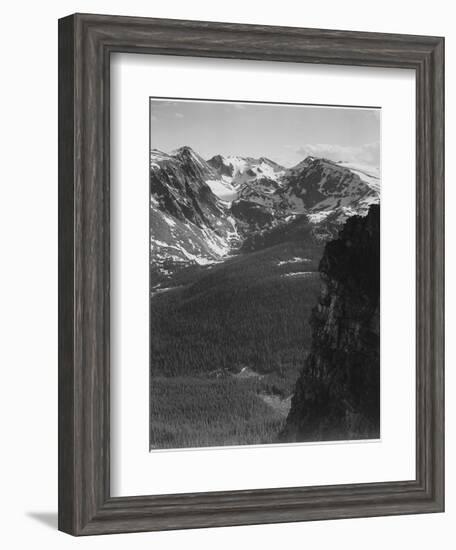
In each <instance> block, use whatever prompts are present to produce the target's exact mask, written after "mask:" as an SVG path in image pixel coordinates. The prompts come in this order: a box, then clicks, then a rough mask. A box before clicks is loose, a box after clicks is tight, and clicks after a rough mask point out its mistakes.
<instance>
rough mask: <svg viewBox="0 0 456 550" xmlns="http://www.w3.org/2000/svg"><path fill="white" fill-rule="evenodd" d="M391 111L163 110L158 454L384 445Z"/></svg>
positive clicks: (154, 444)
mask: <svg viewBox="0 0 456 550" xmlns="http://www.w3.org/2000/svg"><path fill="white" fill-rule="evenodd" d="M380 118H381V117H380V109H378V108H374V107H367V108H360V107H337V106H317V105H295V104H274V103H247V102H227V101H206V100H177V99H166V98H163V99H160V98H151V99H150V449H151V450H154V449H173V448H176V449H177V448H199V447H219V446H226V445H229V446H232V445H262V444H280V443H296V442H322V441H340V440H345V441H349V440H363V439H364V440H369V439H378V438H379V437H380V187H381V185H380Z"/></svg>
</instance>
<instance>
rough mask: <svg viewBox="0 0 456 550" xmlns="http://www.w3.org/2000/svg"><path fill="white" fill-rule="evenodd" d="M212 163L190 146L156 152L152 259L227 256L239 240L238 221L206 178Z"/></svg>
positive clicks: (162, 262)
mask: <svg viewBox="0 0 456 550" xmlns="http://www.w3.org/2000/svg"><path fill="white" fill-rule="evenodd" d="M213 177H214V178H215V177H216V176H215V174H214V172H213V170H212V169H211V167H210V166H209V165H208V164H207V163H206V162H205V161H204V160H203V159H202V158H201V157H200V156H199V155H197V154H196V153H195V152H194V151H193V150H192V149H190V148H189V147H181V148H180V149H178V150H177V151H175V152H174V153H173V154H171V155H168V154H166V153H163V152H161V151H157V150H152V151H151V155H150V192H151V204H150V207H151V215H150V225H151V231H150V234H151V260H152V264H153V265H157V266H159V267H167V268H168V269H171V268H172V266H173V265H179V264H182V263H199V264H204V263H209V262H211V261H216V260H219V259H220V258H222V257H224V256H225V255H226V254H227V253H228V252H229V251H230V250H231V249H232V248H233V246H234V245H235V243H236V241H237V240H238V235H237V230H236V223H235V221H234V219H233V218H232V216H230V213H229V211H228V210H227V208H226V205H225V204H224V203H223V202H222V201H220V200H219V198H218V197H217V196H216V195H215V194H214V193H213V192H212V190H211V188H210V187H209V185H208V184H207V183H206V181H207V180H208V179H209V180H210V179H211V178H213Z"/></svg>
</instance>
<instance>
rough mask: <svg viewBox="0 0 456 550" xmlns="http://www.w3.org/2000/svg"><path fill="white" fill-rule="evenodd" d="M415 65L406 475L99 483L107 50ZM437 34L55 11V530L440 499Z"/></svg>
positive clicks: (104, 392)
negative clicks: (232, 484)
mask: <svg viewBox="0 0 456 550" xmlns="http://www.w3.org/2000/svg"><path fill="white" fill-rule="evenodd" d="M113 52H130V53H153V54H163V55H185V56H189V55H191V56H200V57H213V58H232V59H250V60H267V61H288V62H290V61H292V62H296V63H327V64H337V65H355V66H370V67H395V68H407V69H413V70H414V71H415V72H416V224H417V225H416V228H417V232H416V236H417V239H416V247H417V248H416V273H417V279H416V479H415V480H411V481H400V482H397V481H394V482H393V481H392V482H385V483H365V484H351V485H331V486H319V487H315V486H312V487H294V488H280V489H262V490H241V491H228V492H211V493H194V494H178V495H150V496H140V497H137V496H134V497H117V498H113V497H111V496H110V443H109V442H110V396H109V395H110V394H109V387H110V386H109V382H110V356H109V349H110V345H109V344H110V340H109V338H110V329H109V317H110V302H109V300H110V294H109V277H110V273H109V246H110V235H109V221H110V213H109V196H110V183H109V182H110V174H109V165H110V164H109V162H110V160H109V154H110V153H109V148H110V134H109V128H110V122H109V117H110V80H109V75H110V63H109V60H110V54H111V53H113ZM443 208H444V40H443V38H438V37H429V36H408V35H397V34H396V35H395V34H379V33H364V32H351V31H350V32H346V31H332V30H317V29H302V28H285V27H268V26H259V25H238V24H228V23H208V22H197V21H179V20H163V19H146V18H138V17H119V16H100V15H85V14H75V15H71V16H69V17H65V18H63V19H61V20H60V21H59V411H58V412H59V515H58V517H59V529H60V530H62V531H64V532H67V533H70V534H72V535H92V534H102V533H121V532H135V531H155V530H165V529H184V528H197V527H216V526H228V525H248V524H261V523H276V522H292V521H305V520H321V519H336V518H349V517H367V516H379V515H397V514H416V513H429V512H441V511H443V509H444V386H443V384H444V382H443V377H444V216H443V211H444V210H443Z"/></svg>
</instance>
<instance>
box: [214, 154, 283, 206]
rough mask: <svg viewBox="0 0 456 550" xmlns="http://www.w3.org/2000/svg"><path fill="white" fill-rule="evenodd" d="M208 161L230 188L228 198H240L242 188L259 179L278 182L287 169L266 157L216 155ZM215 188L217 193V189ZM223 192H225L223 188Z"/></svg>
mask: <svg viewBox="0 0 456 550" xmlns="http://www.w3.org/2000/svg"><path fill="white" fill-rule="evenodd" d="M207 163H208V164H209V165H210V166H211V167H212V168H213V169H214V170H215V171H216V173H217V174H218V178H219V181H220V182H221V184H222V185H223V187H224V188H225V189H228V190H229V195H230V198H229V199H227V200H234V199H236V198H239V195H240V191H241V190H242V188H243V187H244V186H245V185H248V184H249V183H252V182H256V181H257V180H270V181H275V182H277V181H279V180H280V178H281V177H282V176H283V174H284V173H285V171H286V169H285V168H284V167H283V166H280V165H279V164H277V163H276V162H274V161H272V160H270V159H268V158H266V157H260V158H253V157H240V156H234V155H232V156H222V155H215V156H214V157H212V158H211V159H209V160H208V161H207ZM213 190H214V193H216V194H217V191H216V190H215V189H213ZM221 192H222V193H223V190H221ZM225 196H226V195H225ZM221 198H223V196H221Z"/></svg>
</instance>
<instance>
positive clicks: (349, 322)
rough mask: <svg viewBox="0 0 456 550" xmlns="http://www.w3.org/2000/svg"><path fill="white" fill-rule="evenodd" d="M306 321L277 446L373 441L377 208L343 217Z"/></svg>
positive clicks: (376, 427) (376, 432)
mask: <svg viewBox="0 0 456 550" xmlns="http://www.w3.org/2000/svg"><path fill="white" fill-rule="evenodd" d="M319 270H320V273H321V278H322V288H321V294H320V298H319V301H318V304H317V306H316V307H315V308H314V310H313V313H312V317H311V320H310V323H311V326H312V348H311V352H310V354H309V355H308V357H307V359H306V361H305V364H304V367H303V369H302V371H301V374H300V376H299V378H298V380H297V383H296V389H295V393H294V396H293V399H292V403H291V409H290V412H289V415H288V417H287V421H286V424H285V427H284V430H283V431H282V433H281V435H280V439H281V440H282V441H328V440H349V439H371V438H378V437H379V436H380V207H379V206H371V208H370V210H369V213H368V215H367V216H366V217H360V216H353V217H351V218H349V219H348V220H347V222H346V223H345V225H344V227H343V229H342V230H341V231H340V233H339V237H338V238H337V239H335V240H333V241H331V242H329V243H327V245H326V248H325V252H324V254H323V257H322V259H321V262H320V267H319Z"/></svg>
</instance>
